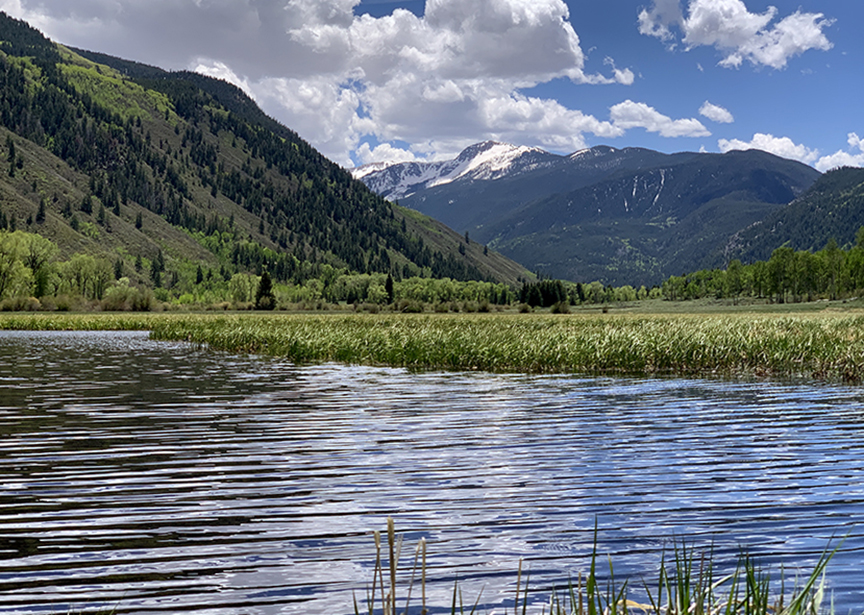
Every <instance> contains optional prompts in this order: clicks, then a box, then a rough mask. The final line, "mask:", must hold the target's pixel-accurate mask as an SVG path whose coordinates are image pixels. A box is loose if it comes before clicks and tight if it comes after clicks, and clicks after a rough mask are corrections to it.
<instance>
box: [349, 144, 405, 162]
mask: <svg viewBox="0 0 864 615" xmlns="http://www.w3.org/2000/svg"><path fill="white" fill-rule="evenodd" d="M357 158H358V159H359V161H360V164H369V163H370V162H414V161H415V160H417V156H416V154H414V152H411V151H409V150H407V149H403V148H401V147H394V146H392V145H390V144H389V143H381V144H380V145H377V146H375V147H374V148H372V147H371V146H370V145H369V144H368V143H362V144H361V145H360V147H359V148H358V149H357Z"/></svg>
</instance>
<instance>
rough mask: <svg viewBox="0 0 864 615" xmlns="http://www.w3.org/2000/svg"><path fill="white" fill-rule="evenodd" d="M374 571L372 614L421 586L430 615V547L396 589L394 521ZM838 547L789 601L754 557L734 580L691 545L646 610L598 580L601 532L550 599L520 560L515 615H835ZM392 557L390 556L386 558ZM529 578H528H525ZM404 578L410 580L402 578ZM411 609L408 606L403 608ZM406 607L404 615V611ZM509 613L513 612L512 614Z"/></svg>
mask: <svg viewBox="0 0 864 615" xmlns="http://www.w3.org/2000/svg"><path fill="white" fill-rule="evenodd" d="M374 538H375V551H376V555H375V566H374V569H373V576H372V585H371V587H370V588H367V592H366V600H365V603H364V606H365V613H367V614H368V615H374V614H375V613H376V612H380V613H382V615H399V614H400V613H402V614H407V613H409V608H410V606H411V598H412V594H413V593H414V592H415V591H416V588H415V585H416V584H417V583H419V584H420V590H419V591H420V593H421V596H422V597H421V604H420V609H419V610H418V609H416V607H415V610H414V612H415V613H418V612H419V613H420V614H421V615H426V614H427V613H428V612H429V605H427V602H426V585H427V575H426V542H425V539H421V541H420V542H419V543H418V545H417V548H416V551H415V554H414V558H413V566H412V568H411V571H410V575H408V578H409V579H410V580H409V582H408V585H407V587H405V588H403V589H402V590H401V595H399V592H400V588H399V587H398V586H397V583H396V579H397V572H398V571H397V567H398V562H399V561H400V556H401V550H402V537H401V536H397V535H396V532H395V527H394V523H393V519H392V518H388V520H387V545H385V547H386V550H385V552H384V553H382V537H381V533H380V532H378V531H376V532H375V533H374ZM837 549H839V547H837V548H835V549H834V550H833V551H829V550H828V549H827V548H826V550H825V551H824V552H823V553H822V556H821V557H820V558H819V561H818V562H817V563H816V565H815V566H814V567H813V570H812V571H811V573H810V575H809V576H807V577H806V578H805V579H803V580H802V581H799V582H798V584H797V585H796V586H795V587H794V588H792V589H791V591H790V592H789V593H788V594H787V591H786V590H787V588H786V583H785V578H784V577H783V575H782V574H781V576H780V581H779V585H780V587H779V591H778V588H777V583H773V584H772V581H771V576H770V574H768V572H766V571H765V570H763V569H762V568H761V567H760V566H759V565H758V563H757V562H755V560H754V559H753V558H751V557H749V556H748V555H746V554H744V555H742V556H741V557H740V558H739V560H738V562H737V566H736V568H735V570H734V572H732V573H731V574H726V575H724V576H722V577H720V578H717V577H716V574H715V566H714V562H713V560H712V557H711V555H710V554H704V553H697V552H695V551H694V550H692V549H689V550H688V549H687V548H686V546H684V545H680V546H676V547H675V548H674V551H673V557H672V558H671V559H669V560H667V559H666V556H665V554H664V555H663V556H662V557H661V562H660V566H659V572H658V578H657V581H656V582H655V583H653V584H652V585H649V583H648V582H646V581H644V580H643V581H642V582H641V584H642V586H643V587H644V590H645V593H646V595H647V596H648V602H647V603H640V602H635V601H633V600H630V599H629V598H628V596H629V595H630V594H629V583H628V581H624V582H623V583H619V582H616V580H615V571H614V565H613V563H612V561H611V560H610V561H609V571H608V579H607V580H603V579H602V578H601V576H600V575H599V574H598V570H597V569H598V551H597V530H596V528H595V531H594V549H593V552H592V555H591V561H590V565H589V569H588V572H587V575H586V576H585V577H584V578H583V576H582V575H581V574H580V575H579V576H578V577H577V579H576V580H575V581H573V580H572V579H571V580H570V581H569V582H568V583H567V587H566V588H564V589H562V590H560V591H558V590H555V589H552V590H551V592H544V593H543V594H532V590H531V588H530V587H529V581H528V580H527V578H526V580H525V583H524V585H523V582H522V577H523V562H522V561H521V560H520V562H519V567H518V570H517V573H516V587H515V593H514V601H513V615H520V613H521V615H527V613H528V609H529V606H530V607H531V608H532V613H534V612H539V613H541V614H543V615H546V613H548V614H549V615H636V614H640V615H769V614H770V615H819V614H822V613H831V612H833V609H831V608H830V607H829V608H828V609H825V607H824V606H823V605H824V602H825V595H826V574H825V573H826V568H827V566H828V563H829V562H830V561H831V558H832V557H833V555H834V554H835V553H836V552H837ZM385 555H389V557H386V561H385ZM526 576H527V575H526ZM403 578H404V576H403ZM480 598H481V596H480V595H478V596H477V598H476V600H475V601H474V603H473V605H472V604H471V603H469V604H468V606H467V607H466V604H465V602H464V600H463V596H462V592H461V591H460V590H459V586H458V581H457V582H454V586H453V593H452V601H451V603H450V604H449V605H437V608H436V611H440V612H446V610H447V609H449V612H450V613H451V615H457V614H459V615H464V614H465V613H466V612H467V613H469V615H474V614H475V613H477V612H478V605H479V604H480ZM401 605H404V606H401ZM400 606H401V608H400ZM361 612H363V611H361V608H360V603H359V602H358V600H357V596H356V594H355V596H354V613H355V615H361ZM505 613H507V611H506V610H505Z"/></svg>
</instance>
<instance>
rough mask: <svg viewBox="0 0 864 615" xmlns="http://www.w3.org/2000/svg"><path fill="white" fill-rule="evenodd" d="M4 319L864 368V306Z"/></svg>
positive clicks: (376, 357)
mask: <svg viewBox="0 0 864 615" xmlns="http://www.w3.org/2000/svg"><path fill="white" fill-rule="evenodd" d="M0 329H44V330H64V329H65V330H71V329H78V330H97V329H109V330H110V329H120V330H131V329H138V330H149V331H150V332H151V337H152V338H153V339H156V340H173V341H186V342H192V343H196V344H202V345H203V344H206V345H208V346H209V347H211V348H213V349H216V350H224V351H229V352H241V353H254V354H264V355H271V356H278V357H284V358H287V359H289V360H291V361H294V362H297V363H321V362H329V361H336V362H342V363H349V364H366V365H388V366H398V367H407V368H410V369H448V370H451V369H452V370H483V371H491V372H524V373H591V374H622V375H637V374H647V375H654V374H657V375H680V376H700V375H723V376H758V377H799V376H804V377H812V378H817V379H827V380H835V381H847V382H861V381H862V379H864V315H861V314H860V313H852V312H831V311H822V312H801V313H757V312H752V311H745V312H736V313H724V314H710V313H703V314H689V315H688V314H597V313H594V314H584V313H579V314H569V315H564V314H561V315H549V314H543V315H536V314H377V315H372V314H344V313H342V314H228V315H215V314H113V313H112V314H56V313H55V314H8V315H5V314H4V315H0Z"/></svg>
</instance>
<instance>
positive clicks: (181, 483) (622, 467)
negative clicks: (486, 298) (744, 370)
mask: <svg viewBox="0 0 864 615" xmlns="http://www.w3.org/2000/svg"><path fill="white" fill-rule="evenodd" d="M388 516H393V517H394V518H395V520H396V524H397V528H398V529H399V530H400V531H402V532H403V533H404V534H405V540H406V547H405V549H404V551H403V562H402V564H403V566H405V567H410V559H411V555H412V554H413V547H414V545H415V544H416V543H417V541H418V540H419V538H421V537H425V538H426V539H427V540H428V541H429V552H430V577H431V578H432V580H433V587H432V590H431V591H432V594H433V598H434V600H435V601H436V603H437V604H439V605H447V604H449V592H450V591H451V590H452V583H453V580H454V579H455V578H457V577H458V579H459V582H460V585H461V586H462V588H463V592H464V596H465V600H466V602H473V601H474V599H475V598H476V596H477V595H478V593H479V592H480V591H481V590H482V596H481V604H483V605H484V607H485V609H486V611H487V612H490V613H491V612H495V613H501V612H503V608H504V607H505V606H509V607H510V609H511V611H512V602H513V596H514V593H515V581H516V578H515V576H516V575H515V571H516V569H517V567H518V562H519V559H520V558H524V560H525V564H524V566H525V567H526V568H528V569H530V570H531V583H532V585H535V586H537V587H538V595H540V593H541V592H540V591H539V589H540V588H543V587H549V586H550V585H552V584H555V585H557V586H561V585H562V584H563V583H564V582H566V579H567V578H568V575H572V576H573V577H576V575H577V574H578V572H580V571H582V572H584V571H585V570H586V569H587V564H588V559H589V557H590V553H591V547H592V540H593V533H594V523H595V519H596V520H597V522H598V524H599V533H598V542H599V549H600V552H601V553H603V554H607V553H608V554H611V555H612V558H613V561H614V562H615V565H616V576H618V577H622V578H623V577H631V578H633V579H634V581H635V583H634V585H641V582H640V581H639V579H640V578H641V577H642V576H645V577H647V578H648V579H654V578H656V577H655V575H654V573H655V571H656V567H657V565H658V563H659V558H660V552H661V551H662V549H663V548H664V547H669V546H670V544H671V543H672V541H674V540H675V539H677V540H686V541H687V543H688V544H693V545H696V546H700V547H706V548H709V547H711V546H712V545H713V549H714V553H715V559H716V560H717V561H718V562H720V563H721V565H722V564H728V565H732V564H734V561H735V559H736V557H737V554H738V553H739V551H740V549H742V548H743V549H746V550H748V551H749V552H750V553H752V554H754V555H756V556H757V557H759V558H760V561H762V562H763V563H765V565H766V566H769V567H771V568H775V567H776V570H777V571H778V572H779V568H780V565H781V564H783V565H784V566H785V567H786V568H787V569H791V570H792V571H793V572H794V571H795V570H796V569H798V568H800V569H801V570H804V571H806V570H807V569H808V568H809V567H811V566H812V565H813V564H814V563H815V561H816V560H817V559H818V557H819V555H820V554H821V552H822V550H823V549H824V548H825V546H826V545H827V544H828V543H829V541H831V540H832V538H834V537H843V536H847V535H848V538H847V539H846V541H845V543H844V544H843V547H842V550H841V552H840V553H839V554H838V555H837V556H835V559H834V560H833V562H832V564H831V566H830V568H829V577H830V579H831V587H832V589H833V591H834V596H835V605H836V606H837V612H838V613H847V612H854V613H861V612H864V580H862V579H864V573H862V572H861V571H862V570H864V565H862V564H864V553H862V547H864V539H862V530H861V528H860V527H859V526H858V523H859V522H860V521H861V520H862V519H864V391H862V390H861V389H859V388H854V387H845V386H833V385H825V384H818V383H817V384H814V383H776V382H775V383H771V382H767V383H766V382H733V383H730V382H722V381H709V380H681V379H622V378H615V379H613V378H582V377H575V376H563V377H562V376H555V377H535V376H522V375H489V374H473V373H472V374H467V373H422V374H416V373H410V372H407V371H404V370H397V369H385V368H369V367H346V366H341V365H324V366H311V367H308V366H307V367H297V366H293V365H291V364H289V363H286V362H282V361H275V360H269V359H262V358H256V357H240V356H235V355H229V354H222V353H214V352H209V351H206V350H202V349H197V348H195V347H192V346H189V345H185V344H177V343H164V342H152V341H150V340H148V339H147V334H146V333H23V332H22V333H16V332H11V333H0V612H3V613H37V612H39V613H41V612H46V613H66V612H68V611H69V610H70V609H71V610H75V611H77V610H81V609H86V608H96V607H104V606H109V607H114V606H117V612H118V613H178V612H190V613H206V614H219V615H227V614H229V613H231V614H235V613H248V614H260V615H270V614H277V613H278V614H281V613H298V614H299V613H303V614H307V615H319V614H320V615H324V614H328V615H329V614H343V613H350V612H353V606H352V591H355V590H356V591H357V595H358V598H362V597H363V596H364V595H365V587H366V586H367V585H368V583H369V582H370V581H371V577H372V572H371V570H372V565H373V563H374V545H373V541H372V538H371V535H370V534H371V532H372V531H373V530H376V529H384V527H385V524H386V518H387V517H388ZM634 596H635V597H638V592H634ZM415 598H416V593H415ZM415 604H418V606H419V603H416V602H415ZM448 611H449V609H448Z"/></svg>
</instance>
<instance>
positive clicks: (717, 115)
mask: <svg viewBox="0 0 864 615" xmlns="http://www.w3.org/2000/svg"><path fill="white" fill-rule="evenodd" d="M699 115H702V116H704V117H707V118H708V119H709V120H711V121H712V122H717V123H718V124H731V123H732V122H734V121H735V118H734V117H733V116H732V114H731V113H729V111H728V110H726V109H724V108H723V107H720V106H719V105H715V104H712V103H710V102H708V101H707V100H706V101H705V102H704V103H703V104H702V106H701V107H700V108H699Z"/></svg>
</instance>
